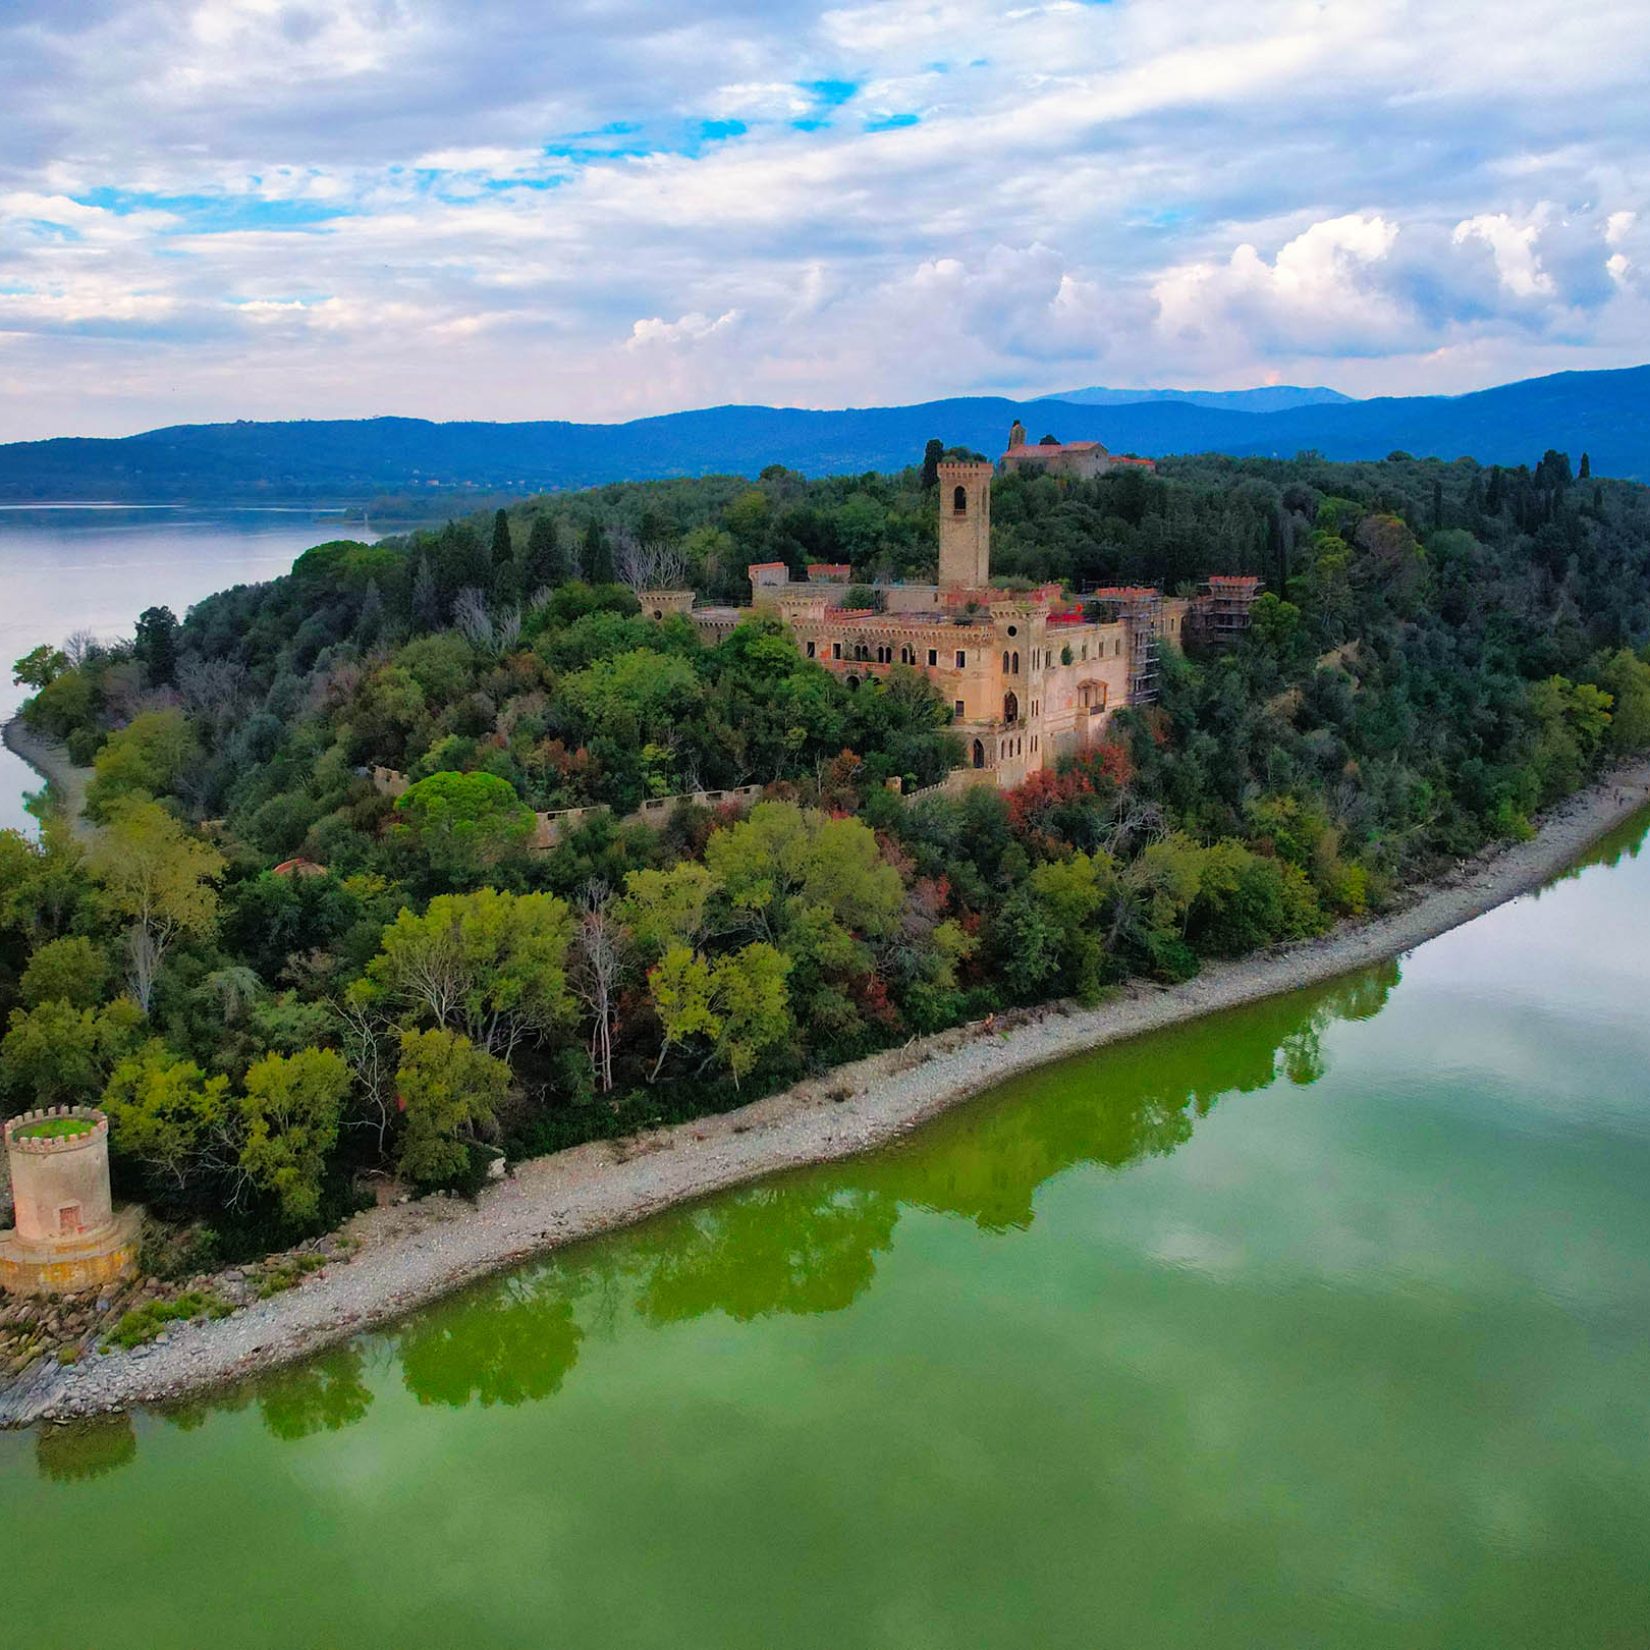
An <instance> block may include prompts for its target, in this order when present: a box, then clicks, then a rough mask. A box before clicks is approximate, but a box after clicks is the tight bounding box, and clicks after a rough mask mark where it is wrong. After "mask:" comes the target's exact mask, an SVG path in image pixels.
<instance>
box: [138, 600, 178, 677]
mask: <svg viewBox="0 0 1650 1650" xmlns="http://www.w3.org/2000/svg"><path fill="white" fill-rule="evenodd" d="M132 651H133V653H135V654H136V655H137V657H138V659H139V660H140V661H141V662H142V664H143V669H144V674H145V675H146V676H147V678H148V681H149V686H150V687H170V686H171V684H172V681H173V679H174V678H175V677H176V676H177V673H178V620H177V615H176V614H175V613H173V611H172V609H171V608H169V607H146V608H144V610H143V611H142V612H141V613H140V614H138V622H137V635H136V636H135V637H134V639H133V643H132Z"/></svg>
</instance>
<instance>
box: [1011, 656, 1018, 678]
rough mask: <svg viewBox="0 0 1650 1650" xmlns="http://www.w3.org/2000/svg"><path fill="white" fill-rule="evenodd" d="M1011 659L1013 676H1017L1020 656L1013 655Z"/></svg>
mask: <svg viewBox="0 0 1650 1650" xmlns="http://www.w3.org/2000/svg"><path fill="white" fill-rule="evenodd" d="M1011 657H1012V658H1013V660H1014V674H1015V675H1016V676H1018V675H1019V674H1020V655H1019V654H1018V653H1015V654H1013V655H1011Z"/></svg>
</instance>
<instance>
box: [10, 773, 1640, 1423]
mask: <svg viewBox="0 0 1650 1650" xmlns="http://www.w3.org/2000/svg"><path fill="white" fill-rule="evenodd" d="M1647 802H1650V762H1640V763H1636V764H1634V765H1632V766H1629V767H1624V768H1622V769H1620V770H1618V771H1617V772H1616V773H1615V774H1613V775H1611V776H1610V777H1609V778H1608V779H1606V780H1604V781H1602V782H1601V783H1600V784H1597V785H1595V786H1593V787H1591V788H1590V789H1588V790H1586V791H1583V792H1581V793H1579V794H1578V795H1576V796H1574V797H1572V798H1570V799H1569V800H1568V801H1567V802H1564V803H1562V804H1560V805H1559V806H1558V807H1556V808H1554V809H1553V810H1552V811H1551V812H1550V813H1548V814H1547V815H1546V816H1545V817H1544V818H1543V820H1542V822H1541V826H1540V829H1539V831H1538V832H1537V834H1536V835H1535V837H1534V838H1532V839H1531V840H1530V841H1529V842H1524V843H1520V844H1517V845H1515V846H1513V847H1510V848H1507V849H1506V850H1504V851H1502V852H1499V853H1496V854H1493V855H1490V856H1485V857H1480V858H1477V859H1473V860H1470V861H1467V862H1465V863H1464V864H1463V865H1462V866H1460V867H1458V868H1457V869H1456V871H1455V872H1454V873H1452V874H1451V875H1449V876H1448V877H1446V878H1444V879H1443V880H1441V881H1440V882H1438V883H1436V884H1433V885H1431V886H1429V887H1427V888H1424V889H1420V890H1417V891H1416V892H1415V893H1414V894H1413V895H1412V896H1411V897H1410V898H1409V899H1408V900H1407V902H1406V903H1405V904H1404V905H1403V906H1402V907H1401V908H1400V909H1398V910H1395V911H1391V912H1388V913H1387V914H1385V915H1383V916H1381V917H1379V918H1376V919H1374V920H1372V921H1367V922H1362V923H1357V924H1343V925H1342V926H1341V927H1339V928H1337V929H1336V930H1334V931H1333V932H1331V933H1330V934H1327V935H1325V936H1324V937H1322V938H1320V939H1316V940H1308V941H1304V942H1302V943H1300V944H1298V945H1292V946H1288V947H1285V948H1280V949H1278V950H1274V951H1272V952H1268V953H1265V954H1261V955H1257V956H1253V957H1248V958H1244V959H1241V960H1238V961H1235V962H1227V963H1214V964H1210V965H1208V966H1207V967H1205V969H1204V970H1203V972H1202V973H1201V974H1199V975H1198V977H1197V978H1196V979H1193V980H1189V981H1187V982H1186V983H1185V984H1183V985H1177V986H1171V987H1166V988H1164V987H1156V986H1150V985H1135V986H1131V987H1129V988H1128V989H1126V990H1124V991H1122V992H1120V993H1119V994H1118V995H1116V996H1115V997H1112V998H1110V999H1109V1000H1108V1001H1106V1002H1104V1003H1103V1004H1101V1005H1100V1006H1099V1007H1097V1008H1093V1009H1074V1008H1072V1007H1071V1006H1070V1005H1059V1006H1057V1007H1055V1008H1051V1009H1047V1010H1043V1011H1040V1012H1039V1013H1037V1014H1035V1015H1032V1016H1030V1017H1028V1019H1027V1020H1026V1021H1025V1022H1024V1023H1021V1024H1017V1025H1016V1026H1014V1027H1013V1028H1012V1029H1011V1030H1009V1031H1007V1032H1005V1033H1001V1034H997V1035H991V1036H982V1035H981V1033H980V1028H979V1027H977V1026H974V1027H968V1026H965V1027H959V1028H958V1029H956V1030H954V1031H949V1032H942V1033H940V1034H939V1035H938V1036H935V1037H929V1038H923V1039H917V1040H914V1041H913V1042H912V1043H910V1044H907V1045H906V1046H905V1047H904V1048H900V1049H895V1050H891V1051H888V1052H885V1053H883V1054H879V1055H875V1056H873V1057H872V1058H870V1059H868V1060H862V1061H859V1062H857V1063H855V1064H853V1065H848V1066H842V1067H838V1068H837V1069H836V1070H834V1071H832V1072H829V1073H826V1074H825V1075H823V1076H821V1077H818V1078H814V1079H810V1080H809V1081H807V1082H805V1083H800V1084H798V1085H797V1086H796V1087H795V1088H792V1089H787V1090H785V1091H784V1092H783V1093H780V1094H775V1095H771V1096H769V1097H768V1098H767V1099H765V1100H759V1101H756V1102H755V1103H753V1104H752V1105H749V1106H745V1107H742V1108H741V1109H739V1110H738V1111H733V1112H727V1113H724V1114H722V1115H720V1116H716V1117H709V1118H702V1119H699V1120H697V1121H695V1122H692V1123H684V1124H678V1125H675V1126H673V1127H671V1128H665V1129H659V1130H655V1131H652V1132H650V1133H648V1134H646V1135H644V1136H640V1137H635V1138H632V1139H630V1140H628V1141H624V1142H614V1141H603V1142H597V1143H593V1144H591V1145H588V1146H580V1147H577V1148H575V1149H573V1150H571V1151H565V1152H560V1153H557V1154H556V1155H554V1156H552V1157H546V1158H540V1159H537V1160H535V1161H533V1162H530V1163H526V1164H523V1165H522V1166H521V1167H520V1168H519V1169H518V1170H517V1172H516V1173H515V1174H514V1175H513V1176H512V1177H511V1178H510V1179H508V1180H507V1181H505V1182H503V1183H501V1184H500V1185H498V1186H495V1187H492V1188H490V1189H489V1190H487V1191H486V1192H484V1193H483V1194H482V1196H481V1198H480V1199H479V1201H478V1202H477V1203H476V1204H475V1205H473V1206H472V1205H470V1204H466V1203H462V1202H459V1201H457V1200H454V1199H434V1200H428V1201H426V1202H425V1203H423V1204H420V1205H416V1206H411V1207H409V1208H389V1209H382V1210H376V1211H373V1212H371V1213H369V1214H367V1215H364V1216H360V1217H357V1221H356V1222H354V1223H352V1226H354V1227H355V1228H356V1229H357V1230H358V1232H359V1234H360V1235H361V1236H362V1237H363V1238H364V1239H365V1240H366V1241H365V1242H364V1245H363V1248H362V1251H361V1253H360V1255H359V1257H358V1258H357V1259H356V1260H354V1261H353V1262H352V1263H351V1264H349V1265H347V1266H342V1267H337V1268H334V1269H331V1270H329V1271H327V1272H325V1273H322V1274H318V1275H317V1276H316V1277H314V1278H312V1279H310V1280H309V1281H308V1282H306V1283H305V1284H303V1285H302V1286H301V1287H299V1288H297V1289H293V1290H290V1291H288V1292H287V1293H285V1294H281V1295H277V1296H275V1297H273V1298H272V1299H270V1300H267V1301H263V1302H260V1303H258V1304H257V1305H254V1306H251V1307H248V1308H246V1309H245V1310H244V1311H241V1312H237V1313H235V1314H234V1315H233V1316H232V1317H229V1318H224V1319H221V1320H218V1321H214V1322H205V1323H198V1324H191V1325H187V1326H184V1327H181V1328H178V1329H175V1330H174V1331H173V1332H172V1333H171V1334H170V1335H169V1336H168V1339H167V1341H166V1343H165V1344H159V1345H154V1346H150V1347H146V1348H140V1349H138V1350H137V1351H135V1352H129V1353H114V1354H110V1355H108V1356H105V1357H98V1358H88V1359H86V1360H84V1361H83V1362H82V1363H80V1364H77V1365H74V1366H71V1367H68V1368H60V1367H58V1366H56V1365H46V1366H40V1365H37V1366H36V1369H35V1370H34V1371H33V1372H31V1376H30V1377H26V1378H25V1379H24V1380H23V1381H22V1382H20V1383H19V1384H18V1385H17V1386H15V1387H14V1388H13V1389H12V1390H11V1391H10V1392H9V1393H7V1394H0V1424H10V1425H16V1424H20V1423H26V1422H28V1421H31V1420H36V1419H40V1418H53V1419H62V1418H67V1417H70V1416H75V1415H89V1414H95V1413H98V1412H101V1411H105V1410H111V1409H120V1408H124V1407H126V1406H128V1405H131V1404H134V1403H141V1402H148V1401H155V1400H161V1399H165V1398H171V1397H177V1396H180V1395H182V1394H184V1393H187V1392H190V1391H195V1390H199V1389H201V1388H205V1387H209V1386H215V1385H219V1384H222V1383H224V1382H227V1381H230V1380H233V1379H236V1378H238V1377H240V1376H242V1375H244V1374H246V1373H248V1372H249V1371H252V1370H256V1369H260V1368H265V1367H270V1366H273V1365H277V1364H281V1363H286V1362H289V1361H291V1360H293V1359H295V1358H300V1357H303V1356H304V1355H306V1354H307V1353H310V1352H313V1351H316V1350H318V1349H320V1348H321V1347H324V1346H327V1345H329V1344H332V1343H334V1342H336V1341H339V1340H342V1339H345V1338H346V1337H348V1336H350V1335H352V1334H355V1333H357V1332H358V1331H360V1330H363V1329H366V1328H369V1327H371V1326H373V1325H376V1324H381V1323H384V1322H387V1321H389V1320H390V1319H392V1318H395V1317H398V1316H400V1315H402V1314H404V1313H406V1312H408V1311H410V1310H411V1309H413V1308H414V1307H417V1306H419V1305H422V1304H424V1303H425V1302H428V1301H431V1300H433V1299H435V1298H436V1297H437V1296H439V1295H442V1294H445V1293H447V1292H448V1291H450V1290H452V1289H454V1288H456V1287H458V1286H459V1285H461V1284H464V1283H467V1282H470V1281H472V1280H474V1279H476V1278H480V1277H483V1276H485V1275H486V1274H487V1273H489V1272H493V1271H497V1270H499V1269H500V1268H502V1267H506V1266H509V1265H511V1264H512V1263H514V1262H516V1261H520V1260H523V1259H526V1258H527V1257H529V1256H532V1255H535V1254H538V1253H541V1252H543V1251H544V1250H547V1249H551V1248H555V1247H557V1246H559V1245H562V1244H565V1243H569V1242H572V1241H574V1240H576V1239H579V1238H584V1237H589V1236H593V1235H595V1234H597V1233H600V1232H605V1231H611V1230H613V1229H615V1228H617V1227H620V1226H625V1225H629V1224H631V1223H633V1222H635V1221H637V1220H640V1219H643V1218H645V1217H646V1216H648V1215H651V1214H654V1213H656V1212H658V1211H659V1210H662V1209H665V1208H668V1207H670V1206H671V1205H672V1204H676V1203H681V1202H684V1201H687V1200H690V1199H693V1198H698V1197H703V1196H705V1195H706V1194H707V1193H711V1192H715V1191H719V1190H721V1189H723V1188H726V1187H729V1186H736V1185H739V1184H742V1183H744V1182H748V1181H751V1180H755V1179H758V1178H760V1177H761V1176H763V1175H766V1174H771V1173H773V1172H775V1171H777V1170H782V1169H788V1168H794V1167H799V1166H801V1165H804V1164H809V1163H819V1162H826V1161H829V1160H831V1159H834V1158H840V1157H847V1156H851V1155H853V1154H854V1153H857V1152H862V1151H865V1150H867V1149H868V1148H870V1147H873V1146H876V1145H878V1144H880V1143H882V1142H884V1141H887V1140H891V1139H893V1138H894V1137H896V1136H898V1135H900V1134H903V1133H905V1132H906V1131H908V1130H910V1129H912V1128H914V1127H915V1126H916V1125H918V1124H920V1123H922V1122H923V1121H924V1120H925V1119H927V1118H930V1117H933V1116H934V1115H936V1114H937V1113H939V1112H941V1111H943V1110H945V1109H946V1108H948V1107H950V1106H953V1105H956V1104H957V1103H958V1102H960V1101H962V1100H964V1099H966V1098H968V1097H969V1096H971V1095H975V1094H978V1093H980V1092H981V1091H982V1090H984V1089H988V1088H991V1087H993V1086H994V1085H996V1084H998V1083H1000V1082H1002V1081H1003V1080H1004V1079H1006V1078H1009V1077H1013V1076H1015V1075H1017V1074H1018V1073H1020V1072H1024V1071H1027V1070H1029V1069H1031V1068H1032V1067H1035V1066H1039V1065H1043V1064H1045V1063H1047V1062H1048V1061H1051V1060H1056V1059H1059V1058H1061V1057H1062V1056H1065V1055H1069V1054H1076V1053H1080V1052H1082V1051H1084V1050H1087V1049H1093V1048H1098V1047H1100V1046H1101V1045H1103V1044H1106V1043H1110V1042H1116V1041H1118V1040H1120V1039H1123V1038H1127V1037H1134V1036H1138V1035H1140V1034H1141V1033H1143V1032H1149V1031H1155V1030H1159V1029H1161V1028H1163V1027H1166V1026H1172V1025H1175V1024H1178V1023H1180V1022H1182V1021H1185V1020H1190V1019H1195V1018H1197V1017H1198V1016H1200V1015H1203V1014H1209V1013H1213V1012H1215V1011H1217V1010H1219V1009H1223V1008H1233V1007H1237V1006H1238V1005H1240V1004H1243V1003H1249V1002H1254V1001H1256V1000H1257V999H1259V998H1262V997H1267V996H1271V995H1273V994H1275V993H1278V992H1282V991H1291V990H1294V989H1296V988H1298V987H1301V986H1306V985H1311V984H1314V983H1316V982H1318V981H1321V980H1326V979H1331V978H1333V977H1334V976H1336V975H1338V974H1344V973H1347V972H1349V971H1351V970H1353V969H1356V968H1359V967H1362V966H1363V965H1364V964H1366V963H1371V962H1375V961H1379V960H1381V959H1383V958H1387V957H1391V956H1396V955H1398V954H1399V953H1401V952H1404V951H1408V950H1411V949H1413V948H1414V947H1415V946H1417V945H1419V944H1421V943H1422V942H1423V941H1425V940H1428V939H1431V938H1433V937H1434V936H1435V935H1438V934H1441V933H1444V932H1445V931H1446V930H1448V929H1450V928H1454V927H1456V926H1458V925H1459V924H1461V923H1463V922H1466V921H1469V920H1470V919H1471V918H1473V917H1475V916H1478V915H1480V914H1481V913H1483V912H1485V911H1487V910H1489V909H1491V908H1492V907H1493V906H1496V905H1499V904H1501V903H1503V902H1504V901H1506V900H1509V899H1512V898H1515V897H1516V896H1517V895H1519V894H1523V893H1527V892H1528V891H1530V890H1531V889H1534V888H1537V887H1539V886H1541V884H1543V883H1544V882H1546V881H1548V880H1550V879H1551V878H1552V877H1553V876H1555V875H1557V874H1558V873H1559V872H1561V871H1563V870H1564V869H1566V868H1567V867H1568V866H1569V865H1570V864H1571V863H1572V861H1574V860H1575V859H1576V858H1577V857H1578V856H1579V855H1580V854H1581V853H1582V852H1584V851H1585V850H1586V849H1587V848H1588V847H1590V846H1591V845H1592V844H1593V843H1594V842H1595V841H1596V840H1597V839H1598V838H1599V837H1600V836H1602V835H1603V834H1604V833H1605V832H1606V831H1608V830H1609V829H1610V828H1611V827H1612V826H1614V825H1616V824H1618V823H1620V822H1621V821H1622V820H1624V819H1626V818H1628V817H1629V816H1630V815H1631V814H1633V813H1634V812H1635V811H1637V810H1638V809H1639V808H1641V807H1643V806H1645V804H1646V803H1647ZM844 1091H847V1097H846V1098H834V1097H835V1096H841V1095H842V1094H843V1093H844Z"/></svg>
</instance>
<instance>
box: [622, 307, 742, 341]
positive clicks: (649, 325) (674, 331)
mask: <svg viewBox="0 0 1650 1650" xmlns="http://www.w3.org/2000/svg"><path fill="white" fill-rule="evenodd" d="M738 324H739V311H738V310H736V309H728V310H724V311H723V312H722V313H721V314H720V315H718V316H716V317H715V318H714V319H712V317H710V316H709V315H701V314H700V313H699V312H698V311H697V310H695V311H694V312H693V313H691V314H689V315H681V316H678V317H677V318H676V319H675V320H674V321H666V320H663V319H662V318H661V317H659V316H657V315H654V316H651V317H650V318H649V319H647V320H645V321H637V322H636V323H635V325H634V326H632V327H631V329H630V339H629V346H630V348H631V349H645V348H646V347H648V346H649V345H653V344H663V345H673V344H697V343H700V342H702V341H703V340H704V339H706V338H714V337H715V336H716V335H717V333H719V332H727V331H728V330H730V329H731V328H733V327H736V326H738Z"/></svg>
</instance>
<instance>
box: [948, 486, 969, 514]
mask: <svg viewBox="0 0 1650 1650" xmlns="http://www.w3.org/2000/svg"><path fill="white" fill-rule="evenodd" d="M951 508H952V509H953V510H954V511H955V512H956V513H957V514H958V515H959V516H966V515H967V514H968V489H967V488H966V487H958V488H956V489H955V490H954V491H953V492H952V494H951Z"/></svg>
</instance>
